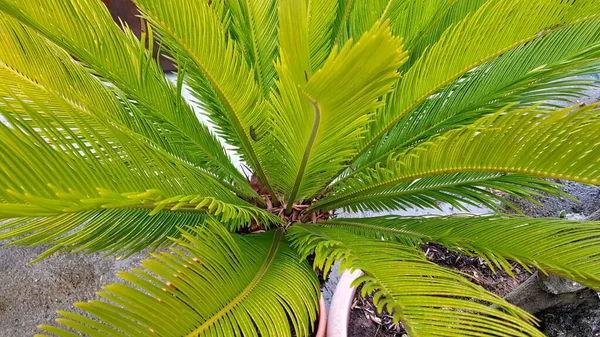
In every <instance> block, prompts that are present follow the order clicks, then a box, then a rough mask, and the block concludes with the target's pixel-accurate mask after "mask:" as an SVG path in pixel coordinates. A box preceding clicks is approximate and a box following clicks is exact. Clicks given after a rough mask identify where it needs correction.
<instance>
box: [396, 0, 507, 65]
mask: <svg viewBox="0 0 600 337" xmlns="http://www.w3.org/2000/svg"><path fill="white" fill-rule="evenodd" d="M498 1H500V0H461V1H450V2H449V3H448V2H446V1H440V5H443V6H439V10H438V11H437V13H432V12H430V11H423V13H424V14H426V16H424V17H423V19H424V20H423V21H424V22H423V23H419V24H417V25H420V26H421V28H420V31H418V32H417V31H416V30H415V29H413V28H411V26H412V25H407V23H405V22H403V20H401V19H400V20H399V21H400V22H399V23H396V25H397V26H398V27H400V28H399V32H404V34H406V45H407V47H409V50H410V58H409V60H408V62H407V63H406V64H405V68H406V69H407V68H409V67H410V66H412V65H413V64H414V63H415V62H416V61H417V60H419V59H420V58H421V56H422V55H423V53H425V52H426V51H427V50H428V49H429V48H431V46H432V45H434V44H435V43H436V42H438V41H439V40H440V38H441V37H442V36H443V34H444V32H445V31H446V30H448V29H449V28H451V27H453V26H455V25H456V24H458V23H459V22H461V21H462V20H464V19H465V18H466V17H468V16H469V15H472V14H473V13H475V12H476V11H477V10H478V9H480V8H481V7H482V6H484V5H488V6H489V5H490V4H492V3H494V2H498ZM419 2H422V3H427V2H428V1H427V0H419V1H406V4H407V5H401V6H399V8H400V9H404V8H407V9H412V8H414V7H415V4H414V3H417V6H416V8H414V10H413V11H414V13H420V8H419V7H420V6H423V4H419ZM436 3H437V2H436ZM419 5H420V6H419ZM427 6H431V5H430V4H427ZM402 12H404V13H407V12H406V11H404V10H402ZM404 27H406V28H404ZM405 29H408V31H406V30H405Z"/></svg>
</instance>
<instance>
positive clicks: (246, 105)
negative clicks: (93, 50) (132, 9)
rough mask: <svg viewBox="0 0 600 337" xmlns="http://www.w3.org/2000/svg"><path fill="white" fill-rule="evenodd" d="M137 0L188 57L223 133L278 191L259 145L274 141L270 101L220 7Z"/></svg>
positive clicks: (199, 91) (191, 75) (193, 79)
mask: <svg viewBox="0 0 600 337" xmlns="http://www.w3.org/2000/svg"><path fill="white" fill-rule="evenodd" d="M135 2H136V4H137V5H138V6H139V7H140V8H141V9H142V11H143V13H144V17H145V18H146V19H147V20H148V21H149V22H150V23H152V25H153V26H154V27H155V29H156V30H157V32H158V33H159V34H160V36H161V40H162V42H163V43H164V44H166V45H167V47H168V48H169V49H170V50H171V52H172V53H174V54H175V55H177V56H178V58H179V61H180V62H183V63H184V66H185V69H186V75H187V76H188V79H189V82H188V83H189V84H190V87H191V88H192V89H193V91H194V94H195V95H196V96H197V98H198V99H199V100H200V103H201V104H202V105H203V107H204V108H205V109H206V110H207V112H208V116H209V117H210V119H211V120H212V122H213V123H214V124H215V126H216V127H217V129H218V133H219V134H220V135H221V136H222V137H223V138H224V139H225V140H226V141H227V142H228V143H229V144H230V145H232V146H234V147H235V148H236V149H237V151H238V152H239V153H240V155H242V159H243V160H245V161H246V162H247V163H248V164H249V165H250V166H251V167H252V168H253V169H254V170H255V172H256V174H257V175H258V177H259V178H260V180H261V182H262V183H263V184H264V185H265V186H267V188H268V189H269V190H270V192H271V194H272V195H273V194H274V193H273V191H272V189H271V188H270V182H269V180H268V179H267V177H266V175H265V174H264V168H263V164H262V163H261V158H259V157H258V154H257V148H260V147H261V146H266V147H268V146H269V144H264V143H265V142H267V140H269V139H270V138H269V137H266V134H267V132H268V125H269V123H268V121H269V117H270V116H269V115H270V114H269V106H268V103H267V101H266V100H265V99H264V96H263V93H262V89H261V87H260V86H259V85H258V84H257V82H256V81H255V76H254V70H253V69H252V68H251V67H250V66H249V65H248V64H247V63H246V60H245V57H244V54H243V50H242V49H241V48H240V46H239V45H238V44H237V43H236V41H234V40H232V39H227V27H226V26H224V25H223V23H222V22H221V19H220V17H219V15H218V13H217V12H215V11H214V10H213V9H212V8H211V6H210V4H209V3H208V2H200V1H187V0H176V1H171V2H165V1H160V0H136V1H135ZM261 62H262V61H261ZM261 76H262V75H261ZM241 88H243V90H241ZM267 143H268V142H267ZM261 144H262V145H261Z"/></svg>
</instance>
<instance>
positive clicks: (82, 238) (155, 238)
mask: <svg viewBox="0 0 600 337" xmlns="http://www.w3.org/2000/svg"><path fill="white" fill-rule="evenodd" d="M29 214H30V215H29V216H24V217H20V218H14V219H11V220H8V221H4V222H3V223H2V225H0V231H1V230H8V231H7V232H5V233H2V234H0V240H10V241H7V242H8V243H7V244H6V245H21V246H35V245H42V244H43V245H48V246H50V247H51V248H49V249H48V250H47V251H45V252H44V253H42V254H41V255H40V256H38V257H37V258H36V259H35V260H33V261H31V262H32V263H33V262H37V261H39V260H42V259H44V258H46V257H48V256H50V255H52V254H54V253H57V252H58V253H66V252H79V251H85V252H89V253H92V252H106V255H116V254H119V255H123V256H125V257H127V256H129V255H131V254H133V253H136V252H139V251H142V250H144V249H146V248H148V247H150V248H152V249H157V248H159V247H161V246H165V245H168V244H170V243H171V242H170V241H169V239H168V238H169V237H178V236H179V230H178V229H177V228H178V227H181V226H191V227H202V226H204V225H205V223H206V221H207V220H206V219H207V214H206V213H204V212H201V211H197V212H190V211H187V212H158V213H157V214H154V215H150V213H149V212H148V209H143V208H139V209H138V208H113V209H93V210H89V211H78V212H69V213H62V214H59V215H53V216H38V217H36V215H35V213H34V212H31V213H29ZM224 224H225V225H226V226H231V224H230V223H224Z"/></svg>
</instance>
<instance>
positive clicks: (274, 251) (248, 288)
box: [186, 228, 284, 337]
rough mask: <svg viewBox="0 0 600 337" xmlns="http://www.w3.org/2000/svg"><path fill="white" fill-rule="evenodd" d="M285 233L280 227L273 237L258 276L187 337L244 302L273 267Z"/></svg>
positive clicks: (194, 335)
mask: <svg viewBox="0 0 600 337" xmlns="http://www.w3.org/2000/svg"><path fill="white" fill-rule="evenodd" d="M283 234H284V230H283V228H280V229H279V230H277V232H276V233H275V236H274V237H273V243H272V244H271V248H270V250H269V253H268V254H267V256H266V258H265V262H264V263H263V264H262V266H261V267H260V269H259V270H258V272H257V273H256V276H254V278H253V279H252V281H250V283H249V284H248V285H247V286H246V288H244V290H242V291H241V292H240V293H239V294H238V295H237V296H236V297H235V298H234V299H232V300H231V301H230V302H229V303H228V304H227V305H226V306H225V307H223V309H221V310H220V311H219V312H217V313H216V314H214V315H213V316H212V317H211V318H210V319H208V320H207V321H206V322H204V323H203V324H202V325H201V326H200V327H198V328H197V329H196V330H194V331H192V332H191V333H189V334H187V335H186V337H196V336H199V335H200V334H201V333H203V332H204V331H206V329H208V328H209V327H211V326H212V325H213V324H215V323H216V322H217V321H218V320H219V319H221V318H222V317H223V316H224V315H225V314H226V313H228V312H229V311H231V310H232V309H233V308H235V307H236V306H237V305H238V304H239V303H240V302H242V301H243V300H244V299H245V298H246V297H247V296H248V295H249V294H250V293H251V292H252V291H253V290H254V288H255V287H256V286H257V285H258V284H259V283H260V282H261V280H262V278H263V277H264V276H265V274H266V273H267V271H268V270H269V268H270V267H271V263H272V262H273V260H274V259H275V256H276V255H277V251H278V250H279V247H280V243H281V239H282V238H283Z"/></svg>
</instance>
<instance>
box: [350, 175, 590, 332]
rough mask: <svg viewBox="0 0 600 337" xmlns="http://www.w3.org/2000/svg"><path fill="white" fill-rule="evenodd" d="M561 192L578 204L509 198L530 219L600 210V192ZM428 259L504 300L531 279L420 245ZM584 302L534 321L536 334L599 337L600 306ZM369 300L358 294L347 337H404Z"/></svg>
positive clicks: (570, 186)
mask: <svg viewBox="0 0 600 337" xmlns="http://www.w3.org/2000/svg"><path fill="white" fill-rule="evenodd" d="M558 182H559V183H562V184H563V185H565V188H564V190H565V191H566V192H568V193H569V194H571V195H572V196H574V197H575V198H577V201H575V200H571V199H569V198H565V197H554V196H546V197H541V198H538V199H537V200H538V201H539V202H540V203H541V205H536V204H533V203H531V202H529V201H525V200H521V199H516V198H509V200H510V202H512V203H513V204H514V205H516V206H518V208H519V209H521V211H522V212H523V213H524V214H526V215H528V216H532V217H558V216H559V214H561V213H566V214H567V215H568V217H569V218H572V219H583V218H585V217H586V216H588V215H590V214H592V213H593V212H595V211H596V210H598V209H600V188H598V187H596V186H588V185H582V184H578V183H573V182H564V181H558ZM422 249H423V252H424V253H425V254H426V255H427V257H428V259H429V260H430V261H432V262H434V263H436V264H438V265H441V266H444V267H447V268H451V269H454V270H458V271H461V272H463V273H466V274H468V275H471V276H472V278H471V281H472V282H474V283H476V284H478V285H480V286H482V287H483V288H485V289H487V290H489V291H491V292H493V293H495V294H497V295H499V296H501V297H503V296H505V295H506V294H508V293H509V292H510V291H512V290H513V289H515V288H516V287H517V286H518V285H520V284H521V283H522V282H524V281H525V280H527V279H528V278H529V276H530V275H531V274H530V273H529V272H527V271H526V270H525V269H524V268H522V267H521V266H519V265H517V264H514V274H515V278H514V279H513V278H512V277H510V276H509V275H508V274H506V273H505V272H503V271H502V272H496V273H494V272H493V271H492V270H491V269H490V268H489V267H488V266H487V264H486V263H485V262H484V261H483V259H481V258H477V257H469V256H465V255H462V254H458V253H456V252H453V251H450V250H448V249H446V248H445V247H443V246H441V245H437V244H431V243H429V244H424V245H422ZM574 296H579V297H582V299H583V300H582V301H578V302H577V303H578V304H576V305H563V306H558V307H555V308H551V309H548V310H545V311H543V312H541V313H539V314H538V315H537V317H538V318H539V319H540V330H541V331H542V332H544V334H546V336H548V337H600V300H599V298H598V296H599V295H598V294H597V293H596V292H595V291H593V290H590V289H586V290H584V291H580V292H577V293H576V294H575V295H574ZM376 311H377V310H376V309H375V306H374V305H373V302H372V298H370V297H369V296H367V297H366V298H361V296H360V291H357V293H356V297H355V300H354V304H353V310H352V312H351V316H350V326H349V327H348V336H349V337H408V334H406V331H405V330H404V329H403V328H402V326H401V325H400V326H398V325H393V324H392V322H391V317H390V316H389V315H387V314H385V313H384V314H377V312H376Z"/></svg>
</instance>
